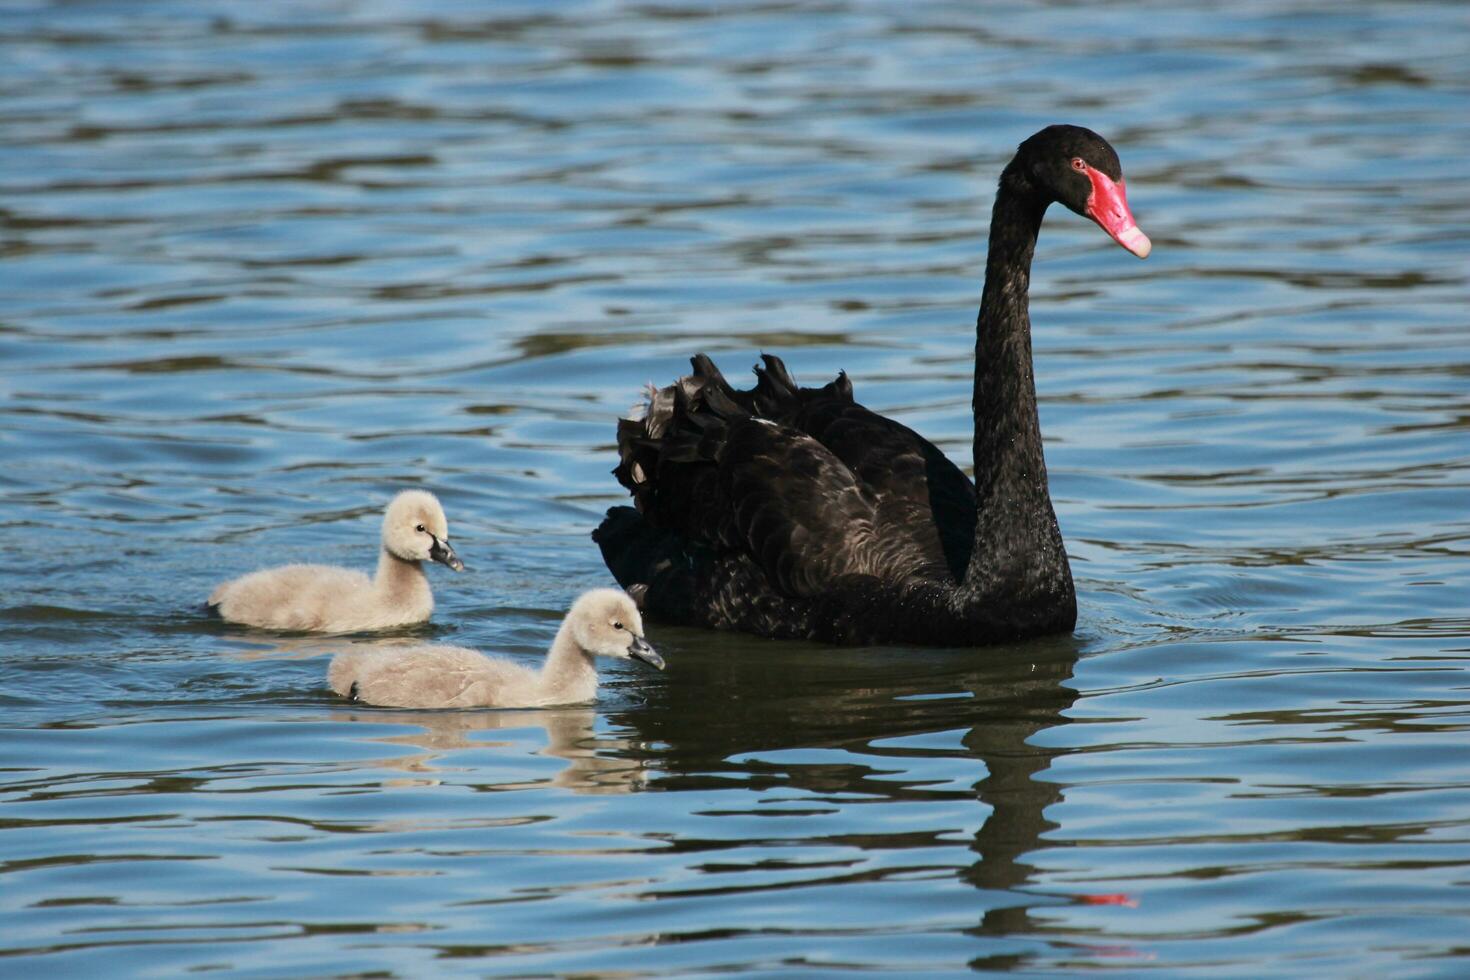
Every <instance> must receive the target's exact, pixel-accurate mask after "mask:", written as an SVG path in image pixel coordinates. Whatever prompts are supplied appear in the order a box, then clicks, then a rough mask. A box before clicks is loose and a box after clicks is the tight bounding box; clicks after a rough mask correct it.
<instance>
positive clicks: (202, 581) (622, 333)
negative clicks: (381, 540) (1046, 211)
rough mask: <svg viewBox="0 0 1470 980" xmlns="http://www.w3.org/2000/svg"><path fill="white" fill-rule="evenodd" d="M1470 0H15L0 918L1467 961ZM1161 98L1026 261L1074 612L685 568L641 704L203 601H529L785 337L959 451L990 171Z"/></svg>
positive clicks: (419, 952) (163, 935) (44, 965)
mask: <svg viewBox="0 0 1470 980" xmlns="http://www.w3.org/2000/svg"><path fill="white" fill-rule="evenodd" d="M1467 26H1470V25H1467V21H1466V15H1465V11H1464V9H1463V5H1462V4H1459V3H1455V2H1450V0H1444V2H1420V3H1366V2H1362V3H1357V2H1347V3H1336V4H1326V3H1315V2H1308V0H1285V2H1269V3H1268V2H1255V0H1251V2H1246V3H1243V4H1235V5H1230V6H1228V7H1219V6H1218V5H1203V4H1196V5H1194V6H1190V5H1189V4H1188V3H1186V4H1184V5H1180V4H1178V3H1167V4H1166V3H1155V2H1142V3H1128V4H1119V5H1110V6H1107V7H1095V6H1092V5H1082V4H1074V3H1063V2H1030V0H1026V2H1018V3H1011V4H1004V5H994V6H977V5H975V4H970V3H942V2H927V0H918V2H910V3H904V4H883V3H866V2H845V0H834V2H818V3H764V4H736V3H730V4H699V3H668V4H664V3H648V4H623V3H599V2H586V3H572V2H565V3H560V2H537V3H521V4H516V3H496V4H493V5H483V6H474V5H467V4H459V3H452V2H448V0H430V2H415V3H406V2H392V0H378V2H374V0H309V2H258V3H252V4H232V5H226V4H191V3H180V2H168V0H136V2H110V3H102V2H83V3H63V2H42V0H38V2H18V3H13V4H8V5H6V6H5V8H4V9H3V10H0V299H3V307H0V677H3V680H0V712H3V713H0V923H3V928H0V974H3V975H16V976H20V975H27V976H29V975H42V976H70V975H87V976H101V975H132V976H151V975H165V974H167V975H173V974H179V973H184V972H203V971H208V970H221V971H230V972H234V973H238V974H242V975H250V976H308V975H309V976H328V975H331V976H347V975H374V976H395V977H419V976H429V975H485V974H495V975H515V976H546V975H572V974H584V975H614V974H616V975H621V976H630V977H632V976H639V977H642V976H688V975H707V974H714V973H743V974H751V975H793V974H802V973H812V974H823V975H825V974H839V973H846V972H863V973H869V974H879V975H882V974H890V975H904V976H912V975H919V974H927V973H934V974H947V973H965V972H971V971H976V970H987V971H1017V972H1032V973H1042V974H1052V975H1054V974H1058V973H1065V972H1069V971H1091V970H1097V971H1113V972H1123V973H1127V974H1132V973H1145V972H1156V973H1161V974H1166V975H1183V974H1210V975H1223V976H1267V975H1269V976H1273V977H1279V976H1362V977H1369V976H1371V977H1381V976H1415V977H1418V976H1445V977H1451V976H1463V975H1464V974H1465V972H1466V971H1467V969H1470V966H1467V962H1466V961H1467V958H1470V942H1467V940H1466V938H1465V937H1466V936H1467V935H1470V922H1467V920H1470V873H1467V871H1466V867H1467V866H1470V763H1467V760H1470V752H1467V728H1470V694H1467V690H1470V673H1467V659H1470V600H1467V596H1470V588H1467V586H1470V575H1467V567H1470V566H1467V550H1470V548H1467V543H1470V485H1467V483H1470V481H1467V473H1470V323H1467V318H1466V317H1467V315H1466V309H1467V306H1466V296H1467V280H1470V264H1467V255H1470V248H1467V245H1470V203H1467V202H1470V176H1467V169H1466V165H1465V159H1466V157H1467V154H1470V114H1467V113H1466V111H1465V109H1466V105H1467V96H1470V30H1467ZM1058 121H1067V122H1074V123H1080V124H1084V125H1088V126H1091V127H1092V128H1094V129H1097V130H1098V131H1100V132H1102V133H1104V134H1105V135H1106V136H1108V138H1109V139H1110V140H1112V142H1113V143H1114V144H1115V145H1116V146H1117V147H1118V149H1119V152H1120V155H1121V156H1122V159H1123V163H1124V167H1125V170H1126V173H1127V177H1128V188H1129V199H1130V202H1131V203H1132V205H1133V209H1134V212H1135V213H1136V215H1137V216H1138V219H1139V221H1140V223H1141V225H1142V227H1143V228H1144V229H1145V230H1146V231H1147V232H1148V233H1149V234H1150V235H1151V236H1152V238H1153V240H1154V243H1155V248H1154V253H1153V255H1152V256H1151V257H1150V258H1149V259H1148V261H1147V262H1143V263H1140V262H1137V261H1136V260H1134V259H1133V258H1131V257H1130V256H1128V255H1127V254H1125V253H1124V252H1123V251H1122V250H1120V249H1118V248H1116V246H1114V245H1112V244H1111V243H1110V242H1108V241H1107V240H1106V239H1105V238H1104V237H1103V236H1102V235H1100V234H1098V233H1097V231H1096V229H1095V228H1093V227H1092V226H1090V225H1088V224H1087V223H1086V222H1084V221H1082V220H1080V219H1077V218H1075V217H1074V216H1071V215H1068V214H1066V213H1064V212H1062V211H1060V210H1059V209H1054V211H1055V213H1053V214H1052V215H1051V216H1050V218H1049V220H1048V223H1047V225H1046V227H1045V229H1044V231H1043V234H1042V240H1041V243H1040V247H1039V249H1038V253H1037V259H1036V267H1035V273H1034V276H1033V281H1032V320H1033V324H1034V326H1035V335H1034V346H1035V352H1036V376H1037V384H1038V388H1039V394H1040V399H1041V416H1042V426H1043V429H1044V431H1045V435H1046V438H1047V459H1048V464H1049V468H1050V471H1051V480H1052V493H1053V498H1054V500H1055V503H1056V508H1057V512H1058V516H1059V519H1060V521H1061V525H1062V530H1063V533H1064V535H1065V536H1066V538H1067V542H1068V547H1069V550H1070V553H1071V555H1072V565H1073V570H1074V574H1075V575H1076V577H1077V581H1078V587H1079V600H1080V606H1081V619H1080V622H1079V625H1078V629H1077V631H1076V634H1075V635H1074V636H1071V637H1064V638H1055V639H1051V640H1045V641H1039V642H1035V643H1028V644H1023V645H1018V646H1014V647H1005V648H998V649H992V650H981V651H934V650H923V649H905V648H885V649H872V650H834V649H827V648H822V647H818V646H812V645H802V644H786V643H770V642H765V641H760V640H754V639H751V638H745V637H738V636H729V635H716V634H707V633H703V632H698V631H690V630H678V629H672V628H668V627H662V628H661V627H659V626H658V625H657V624H653V625H652V626H651V635H652V637H653V639H654V640H655V641H656V642H657V644H658V645H659V648H660V650H661V652H662V653H663V654H664V655H665V657H666V659H667V660H668V662H669V669H668V671H667V672H666V673H665V674H660V675H655V674H652V673H651V672H646V671H645V672H639V671H637V670H634V669H631V668H625V667H623V666H621V665H619V666H612V667H609V668H608V669H607V671H606V673H605V678H604V688H603V693H602V696H601V698H600V699H599V701H598V702H597V703H596V704H595V705H589V706H581V707H573V708H565V709H557V710H546V711H521V712H493V711H467V712H406V711H393V710H380V709H365V708H360V707H354V706H349V705H346V704H344V703H342V702H340V701H338V700H336V699H335V698H334V697H333V696H332V695H331V693H330V692H329V691H328V690H327V689H326V687H325V683H324V675H325V665H326V662H327V657H328V655H329V654H330V652H331V651H332V650H334V649H339V648H341V647H342V646H343V645H344V644H347V645H353V646H359V645H365V644H371V643H373V642H376V641H374V640H373V639H371V638H366V637H360V638H354V639H351V640H345V641H344V640H337V641H333V640H326V639H312V638H302V637H276V636H272V635H269V634H265V633H255V632H250V631H242V630H237V629H233V628H227V627H224V626H221V625H219V624H217V623H214V622H211V621H209V620H207V619H205V618H204V617H203V616H202V614H201V613H200V611H199V603H200V601H201V600H202V598H203V597H204V595H206V594H207V593H208V591H209V588H210V587H211V586H212V585H213V583H215V582H217V581H219V580H220V579H222V578H225V577H228V576H232V575H236V574H240V573H242V572H245V571H249V570H251V569H253V568H256V567H260V566H262V565H265V564H272V563H282V562H287V561H328V562H333V563H340V564H348V565H355V566H361V567H367V566H370V565H371V563H372V560H373V550H374V539H375V536H376V526H377V522H378V514H379V513H380V511H381V508H382V506H383V504H384V503H385V501H386V500H387V499H388V497H389V496H390V495H391V494H392V493H393V492H394V491H395V490H397V489H399V488H402V487H404V486H425V487H429V488H431V489H433V490H434V491H435V492H437V493H438V494H439V495H440V497H441V498H442V499H443V500H444V502H445V504H446V507H447V509H448V511H449V516H450V521H451V524H452V528H453V534H454V539H455V542H456V546H457V547H458V549H459V550H460V553H461V554H462V556H463V557H464V558H465V560H466V562H467V563H468V564H469V566H470V569H471V572H470V574H468V575H466V576H460V577H453V576H449V575H436V576H435V577H434V582H435V585H436V597H437V600H438V609H437V612H436V615H435V619H434V623H433V625H431V626H428V627H425V628H423V629H422V630H419V631H417V634H418V635H421V636H424V637H429V638H440V639H446V640H450V641H452V642H455V643H461V644H466V645H471V646H476V647H480V648H483V649H496V650H501V651H506V652H508V653H510V654H511V655H513V656H515V657H517V658H518V659H521V660H523V661H524V662H527V663H534V662H535V661H536V659H537V657H538V656H539V654H540V651H541V650H542V649H544V647H545V645H546V643H547V642H548V641H549V639H550V637H551V635H552V633H553V632H554V630H555V628H556V623H557V621H558V619H559V616H560V614H561V611H562V610H563V609H564V608H565V606H566V604H567V603H568V602H569V600H570V599H571V598H572V597H573V596H574V595H575V594H576V593H577V592H579V591H580V590H581V589H583V588H586V587H590V586H593V585H602V584H607V583H608V577H607V574H606V572H605V571H604V569H603V568H602V565H601V562H600V560H599V558H598V555H597V552H596V550H595V548H594V547H593V546H592V544H591V542H590V541H589V540H588V537H587V534H588V532H589V530H590V529H591V528H592V527H593V526H595V524H596V522H597V521H598V519H599V516H600V514H601V513H602V511H603V510H604V509H605V508H606V507H608V506H610V505H612V504H614V503H617V502H619V501H620V499H621V494H620V491H619V488H618V487H617V486H616V484H615V482H614V481H613V479H612V477H611V476H610V474H609V470H610V468H611V466H612V463H613V451H612V446H613V438H614V427H613V420H614V419H615V417H616V416H617V415H618V414H620V413H621V412H622V411H624V410H625V409H626V408H627V407H628V405H630V404H631V403H632V402H633V401H634V399H635V398H636V397H637V394H638V390H639V388H640V386H641V385H642V384H643V383H644V382H647V381H649V380H666V379H669V378H671V377H673V376H674V375H675V374H676V373H677V372H679V371H680V370H681V369H682V368H683V367H684V366H685V364H686V358H687V357H688V355H689V354H690V353H692V352H694V351H696V350H706V351H708V352H710V353H711V354H713V355H714V356H715V357H716V358H717V359H718V360H719V361H720V362H721V363H722V364H723V365H724V366H725V367H726V369H727V372H728V373H730V374H731V375H732V377H733V376H737V375H739V374H740V373H741V372H742V371H743V370H744V367H745V365H747V364H749V363H751V362H753V361H754V360H755V357H756V354H757V353H758V352H759V351H761V350H768V351H773V352H777V353H780V354H782V355H783V356H784V357H785V358H786V360H787V363H788V364H789V365H790V366H791V367H792V368H793V369H794V371H795V372H796V373H797V374H798V376H799V377H801V378H802V379H804V380H806V381H808V382H821V381H825V380H827V379H828V378H829V377H830V376H831V375H832V374H833V373H835V371H836V370H837V369H839V368H843V369H846V370H847V371H848V372H849V374H850V375H851V376H852V378H853V381H854V384H855V386H856V390H857V394H858V397H859V398H860V399H861V400H863V401H864V402H865V403H867V404H868V405H870V406H872V407H875V408H877V409H880V410H882V411H885V412H887V413H889V414H892V415H894V416H895V417H897V418H899V419H901V420H903V421H904V422H905V423H907V424H909V425H911V426H913V427H914V428H916V429H918V430H920V431H921V432H923V433H925V434H926V435H928V436H929V437H931V438H932V439H934V440H935V441H936V442H937V443H938V444H939V445H940V446H941V447H942V448H943V449H945V450H946V451H947V452H948V453H950V454H951V455H952V456H953V457H954V458H956V459H959V460H964V461H966V462H967V461H968V453H969V442H970V436H969V432H970V416H969V398H970V372H971V356H972V349H973V322H974V311H975V307H976V305H977V303H978V300H979V295H980V284H981V277H982V275H983V270H984V247H985V232H986V223H987V221H988V213H989V205H990V201H991V195H992V191H993V188H994V182H995V177H996V175H997V173H998V171H999V169H1000V167H1001V166H1002V165H1003V164H1004V162H1005V161H1006V160H1007V159H1008V158H1009V156H1010V154H1011V153H1012V152H1013V150H1014V147H1015V145H1016V144H1017V143H1018V142H1019V141H1020V140H1021V139H1023V138H1024V137H1025V136H1027V135H1029V134H1030V133H1031V132H1032V131H1033V130H1035V129H1037V128H1039V127H1040V126H1042V125H1045V124H1047V123H1051V122H1058Z"/></svg>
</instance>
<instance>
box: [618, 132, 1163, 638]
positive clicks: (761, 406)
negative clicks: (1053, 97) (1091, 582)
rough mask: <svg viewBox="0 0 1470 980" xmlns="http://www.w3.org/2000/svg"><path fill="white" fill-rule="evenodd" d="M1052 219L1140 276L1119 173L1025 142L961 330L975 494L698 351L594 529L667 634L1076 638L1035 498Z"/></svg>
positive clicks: (1106, 158)
mask: <svg viewBox="0 0 1470 980" xmlns="http://www.w3.org/2000/svg"><path fill="white" fill-rule="evenodd" d="M1053 201H1060V202H1061V203H1062V204H1064V205H1066V206H1067V207H1068V208H1069V209H1071V210H1072V211H1075V212H1076V213H1077V214H1080V215H1084V216H1085V217H1088V218H1091V219H1092V220H1093V221H1095V222H1097V224H1098V225H1099V226H1101V227H1102V229H1103V230H1104V231H1105V232H1107V233H1108V234H1109V235H1110V236H1111V237H1112V238H1113V239H1114V240H1115V241H1117V242H1118V244H1120V245H1122V246H1123V247H1124V248H1126V249H1128V250H1129V251H1130V252H1132V253H1133V254H1134V255H1137V256H1138V257H1139V258H1145V257H1147V256H1148V253H1149V250H1150V248H1151V245H1150V243H1149V240H1148V237H1147V236H1146V235H1144V233H1143V232H1142V231H1141V230H1140V229H1139V228H1138V226H1137V224H1135V223H1134V220H1133V215H1132V213H1131V212H1130V211H1129V209H1128V202H1127V198H1126V197H1125V194H1124V186H1123V173H1122V168H1121V167H1120V166H1119V163H1118V155H1117V154H1116V153H1115V152H1114V151H1113V148H1112V146H1110V145H1109V144H1108V142H1107V140H1105V139H1103V138H1102V137H1101V136H1098V135H1097V134H1096V133H1094V132H1092V131H1091V130H1088V129H1082V128H1080V127H1077V126H1048V127H1047V128H1045V129H1043V130H1041V131H1040V132H1038V133H1036V134H1035V135H1034V136H1032V137H1031V138H1029V139H1027V140H1026V141H1025V142H1024V143H1022V144H1021V145H1020V147H1019V148H1018V149H1017V151H1016V155H1015V157H1014V158H1013V159H1012V160H1011V162H1010V163H1009V164H1008V165H1007V166H1006V168H1005V170H1004V171H1002V173H1001V175H1000V187H999V190H998V191H997V193H996V196H995V207H994V210H993V211H992V214H991V219H990V253H989V257H988V259H987V260H986V264H985V290H984V293H983V294H982V297H981V300H980V315H979V318H978V321H977V323H976V326H975V396H974V410H975V482H974V483H971V482H970V480H969V479H967V478H966V477H965V475H964V474H963V473H962V472H960V469H959V467H957V466H955V465H954V464H953V463H951V462H950V461H949V460H947V459H945V457H944V456H943V454H941V453H940V451H939V450H938V449H936V448H934V446H933V445H931V444H930V443H929V442H928V441H927V440H925V439H924V438H923V437H921V436H919V435H918V434H917V433H915V432H913V431H912V430H910V429H908V428H907V427H905V426H903V425H900V424H899V423H897V422H895V421H893V420H891V419H887V418H884V417H883V416H881V415H878V414H876V413H874V412H871V411H869V410H868V409H866V408H864V407H863V406H861V405H859V404H857V403H856V402H855V401H853V397H852V384H851V382H850V381H849V380H848V378H847V375H846V374H845V373H839V374H838V376H837V379H836V380H835V381H833V382H831V383H830V384H828V385H825V386H823V387H821V388H800V387H798V386H797V384H796V382H795V381H794V380H792V377H791V375H790V374H789V373H787V371H786V367H785V365H783V364H782V363H781V361H780V360H779V359H778V358H776V357H773V356H771V355H762V360H763V361H764V366H757V367H756V375H757V383H756V386H755V387H754V388H753V389H751V390H749V391H738V390H736V389H734V388H733V387H731V386H730V384H729V383H728V382H727V381H726V380H725V378H724V377H723V376H722V375H721V374H720V372H719V369H718V368H716V367H715V365H714V363H713V362H712V361H711V360H710V359H709V358H708V357H705V356H704V355H703V354H700V355H697V356H695V357H694V358H693V364H694V373H693V374H691V375H689V376H688V377H684V378H680V379H679V380H678V381H677V382H675V383H674V384H672V385H670V386H669V387H667V388H664V389H662V390H658V391H650V393H649V395H648V404H647V406H646V408H645V410H644V412H643V417H642V418H639V419H623V420H622V421H620V422H619V424H618V454H619V457H620V462H619V464H618V466H617V468H616V469H615V470H614V471H613V472H614V473H615V474H616V475H617V478H618V482H619V483H621V484H622V485H623V486H625V487H627V488H628V490H630V491H631V492H632V494H633V501H634V503H635V504H636V508H637V509H636V510H635V509H634V508H631V507H614V508H613V509H611V510H609V511H608V513H607V518H606V519H605V520H604V521H603V522H602V524H601V526H599V527H598V528H597V530H596V531H594V532H593V534H592V537H593V539H594V540H595V541H596V542H597V543H598V545H599V546H600V547H601V549H602V556H603V560H604V561H605V562H606V563H607V567H608V568H609V570H611V571H612V573H613V576H614V577H615V578H616V579H617V580H618V582H619V583H620V584H621V585H622V586H623V587H624V588H625V589H627V590H628V591H629V592H630V593H631V594H632V595H633V596H634V597H635V598H636V599H637V600H638V602H639V603H640V605H642V606H643V607H644V608H645V609H646V610H647V611H648V612H650V613H651V614H652V615H654V616H656V617H658V618H660V619H663V620H667V621H670V622H674V623H681V624H686V625H694V626H703V627H709V628H714V629H728V630H740V631H743V632H748V633H755V634H759V635H764V636H772V637H786V638H797V639H810V640H819V641H823V642H827V643H849V644H873V643H895V644H928V645H939V646H956V647H958V646H976V645H980V644H986V643H996V642H1003V641H1007V640H1015V639H1021V638H1024V637H1030V636H1038V635H1043V634H1048V633H1063V632H1070V631H1071V629H1072V628H1073V626H1074V625H1075V623H1076V621H1077V596H1076V592H1075V591H1074V589H1073V587H1072V572H1071V569H1070V568H1069V567H1068V564H1067V553H1066V550H1065V548H1064V547H1063V544H1062V534H1061V530H1060V529H1059V528H1058V527H1057V518H1056V514H1055V513H1054V512H1053V510H1052V505H1051V497H1050V495H1049V494H1048V491H1047V481H1046V461H1045V459H1044V458H1043V456H1042V447H1041V429H1040V425H1039V423H1038V421H1037V416H1036V385H1035V382H1034V381H1033V379H1032V373H1031V372H1032V366H1031V322H1030V318H1029V315H1028V313H1027V302H1028V292H1029V289H1030V278H1031V256H1032V253H1033V252H1034V250H1035V247H1036V236H1037V233H1038V231H1039V230H1040V228H1041V219H1042V217H1043V216H1044V215H1045V214H1046V209H1047V206H1048V205H1050V204H1051V203H1052V202H1053Z"/></svg>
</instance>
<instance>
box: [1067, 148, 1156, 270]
mask: <svg viewBox="0 0 1470 980" xmlns="http://www.w3.org/2000/svg"><path fill="white" fill-rule="evenodd" d="M1083 173H1085V174H1087V177H1088V179H1089V180H1091V181H1092V193H1091V194H1089V195H1087V216H1088V217H1089V218H1091V219H1092V220H1093V221H1096V222H1097V223H1098V226H1099V227H1101V228H1102V230H1103V231H1105V232H1107V233H1108V235H1109V236H1111V237H1112V239H1113V241H1115V242H1117V243H1118V244H1119V245H1122V246H1123V247H1124V248H1126V249H1127V250H1128V251H1130V252H1132V253H1133V254H1134V255H1136V256H1138V257H1139V258H1140V259H1146V258H1148V253H1149V252H1151V251H1153V247H1154V246H1153V242H1151V241H1149V240H1148V236H1147V235H1145V234H1144V233H1143V230H1142V229H1141V228H1139V227H1138V222H1136V221H1134V220H1133V212H1132V211H1129V210H1128V194H1127V192H1126V191H1125V189H1124V187H1123V181H1121V180H1119V181H1117V182H1114V181H1113V179H1112V178H1111V177H1109V176H1108V175H1107V174H1105V173H1103V172H1102V171H1101V170H1098V169H1096V168H1095V167H1091V166H1088V167H1087V168H1086V169H1085V170H1084V171H1083Z"/></svg>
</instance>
